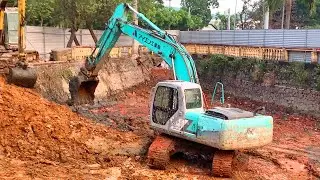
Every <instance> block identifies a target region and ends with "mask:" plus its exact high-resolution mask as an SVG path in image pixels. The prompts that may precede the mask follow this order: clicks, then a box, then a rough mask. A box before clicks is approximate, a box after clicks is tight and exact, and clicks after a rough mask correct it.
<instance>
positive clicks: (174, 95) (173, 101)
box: [152, 86, 178, 125]
mask: <svg viewBox="0 0 320 180" xmlns="http://www.w3.org/2000/svg"><path fill="white" fill-rule="evenodd" d="M177 110H178V90H177V89H175V88H171V87H166V86H159V87H158V88H157V91H156V94H155V97H154V102H153V111H152V121H153V122H154V123H157V124H161V125H165V124H166V123H167V121H168V120H169V119H170V118H171V117H172V116H173V115H174V114H175V113H176V112H177Z"/></svg>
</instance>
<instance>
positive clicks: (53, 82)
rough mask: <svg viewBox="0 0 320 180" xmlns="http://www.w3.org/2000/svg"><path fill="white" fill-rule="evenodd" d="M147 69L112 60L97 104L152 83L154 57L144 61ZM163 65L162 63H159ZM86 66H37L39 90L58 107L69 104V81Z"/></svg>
mask: <svg viewBox="0 0 320 180" xmlns="http://www.w3.org/2000/svg"><path fill="white" fill-rule="evenodd" d="M142 61H143V65H140V66H139V65H137V62H136V61H132V60H130V59H129V58H127V59H125V58H124V59H110V60H109V61H107V62H106V63H105V64H104V66H103V68H102V69H101V71H100V73H99V80H100V82H99V85H98V87H97V89H96V92H95V96H96V100H97V101H99V100H102V99H103V98H104V97H107V96H110V95H112V94H115V93H117V92H119V91H122V90H124V89H127V88H129V87H132V86H134V85H137V84H139V83H142V82H144V81H145V80H148V78H149V77H150V76H149V71H148V69H149V68H151V67H153V62H154V61H157V60H154V59H151V58H150V57H143V58H142ZM157 63H159V62H157ZM81 66H82V63H79V62H78V63H67V62H64V63H55V62H52V63H46V64H42V65H38V66H37V65H36V66H34V68H35V69H36V71H37V73H38V81H37V84H36V90H37V91H38V92H40V93H41V94H42V95H43V96H44V97H45V98H47V99H49V100H53V101H55V102H57V103H62V104H63V103H65V102H66V101H67V100H68V98H69V85H68V82H69V79H70V78H71V77H72V76H74V75H77V73H78V72H79V69H80V67H81Z"/></svg>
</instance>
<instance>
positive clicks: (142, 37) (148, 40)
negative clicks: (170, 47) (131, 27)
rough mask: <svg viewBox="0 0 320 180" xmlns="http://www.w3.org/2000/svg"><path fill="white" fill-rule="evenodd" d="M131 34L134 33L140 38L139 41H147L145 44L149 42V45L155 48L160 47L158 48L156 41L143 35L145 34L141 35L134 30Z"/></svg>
mask: <svg viewBox="0 0 320 180" xmlns="http://www.w3.org/2000/svg"><path fill="white" fill-rule="evenodd" d="M133 35H134V36H135V37H136V38H137V39H139V40H141V41H143V42H145V43H147V44H149V45H151V46H153V47H155V48H157V49H159V50H160V49H161V48H160V45H159V44H158V43H156V42H154V41H152V40H150V39H149V38H148V37H145V36H143V35H142V34H139V33H138V32H137V31H136V30H135V31H134V32H133Z"/></svg>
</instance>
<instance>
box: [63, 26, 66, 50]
mask: <svg viewBox="0 0 320 180" xmlns="http://www.w3.org/2000/svg"><path fill="white" fill-rule="evenodd" d="M65 47H66V29H65V28H63V48H65Z"/></svg>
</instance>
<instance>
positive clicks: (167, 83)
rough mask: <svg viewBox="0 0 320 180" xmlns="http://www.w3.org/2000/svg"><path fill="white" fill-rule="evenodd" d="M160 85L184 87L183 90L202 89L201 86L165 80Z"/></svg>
mask: <svg viewBox="0 0 320 180" xmlns="http://www.w3.org/2000/svg"><path fill="white" fill-rule="evenodd" d="M158 85H173V86H176V87H182V88H183V89H193V88H199V87H200V84H197V83H192V82H187V81H181V80H165V81H161V82H159V83H158Z"/></svg>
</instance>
